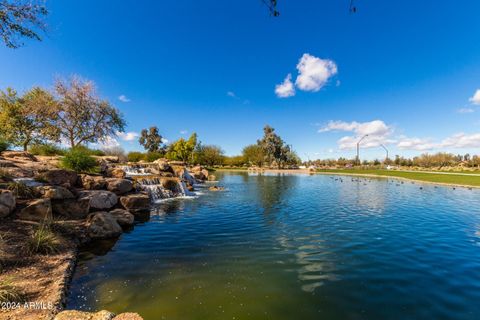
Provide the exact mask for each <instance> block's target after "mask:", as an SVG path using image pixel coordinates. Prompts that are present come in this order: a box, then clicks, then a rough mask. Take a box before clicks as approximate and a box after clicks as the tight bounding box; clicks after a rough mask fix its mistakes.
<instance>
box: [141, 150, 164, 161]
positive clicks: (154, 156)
mask: <svg viewBox="0 0 480 320" xmlns="http://www.w3.org/2000/svg"><path fill="white" fill-rule="evenodd" d="M162 157H163V154H162V153H160V152H147V154H145V158H144V159H145V161H147V162H153V161H155V160H157V159H160V158H162Z"/></svg>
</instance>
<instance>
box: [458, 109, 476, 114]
mask: <svg viewBox="0 0 480 320" xmlns="http://www.w3.org/2000/svg"><path fill="white" fill-rule="evenodd" d="M457 112H458V113H472V112H475V110H474V109H472V108H460V109H458V110H457Z"/></svg>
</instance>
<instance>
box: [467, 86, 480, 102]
mask: <svg viewBox="0 0 480 320" xmlns="http://www.w3.org/2000/svg"><path fill="white" fill-rule="evenodd" d="M469 101H470V102H471V103H473V104H480V89H478V90H477V91H475V93H474V94H473V96H472V97H471V98H470V99H469Z"/></svg>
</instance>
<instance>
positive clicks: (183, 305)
mask: <svg viewBox="0 0 480 320" xmlns="http://www.w3.org/2000/svg"><path fill="white" fill-rule="evenodd" d="M217 176H219V177H220V179H221V182H220V184H222V185H224V186H225V187H226V188H227V191H226V192H208V191H205V194H204V195H201V196H200V197H199V198H198V199H193V200H192V199H180V200H171V201H168V202H164V203H161V204H159V205H158V207H157V208H156V211H157V212H158V214H156V215H152V218H151V219H150V221H148V222H146V223H143V224H138V225H136V226H135V229H134V230H132V231H131V232H130V233H125V234H123V235H122V237H121V238H120V240H119V241H118V242H117V243H115V244H114V246H113V248H112V249H111V250H110V251H108V249H106V250H102V248H100V247H97V248H95V249H96V250H94V251H85V252H83V253H82V255H81V261H80V262H79V265H78V267H77V271H76V274H75V277H74V279H73V283H72V287H71V293H70V296H69V302H68V307H69V308H80V309H84V310H98V309H107V310H110V311H113V312H116V313H120V312H125V311H132V312H138V313H140V314H141V315H142V316H143V317H144V318H145V319H152V320H154V319H342V320H343V319H480V190H468V189H463V188H457V189H456V190H453V189H452V188H448V187H434V186H433V185H422V186H423V189H420V188H419V186H420V184H412V183H410V182H405V183H401V182H399V181H397V180H386V179H381V180H377V179H367V180H365V179H361V180H360V181H357V180H358V179H357V178H351V177H342V178H339V177H332V176H323V175H315V176H306V175H305V176H302V175H259V176H257V175H248V174H246V173H223V174H221V173H220V174H217ZM107 248H108V247H107Z"/></svg>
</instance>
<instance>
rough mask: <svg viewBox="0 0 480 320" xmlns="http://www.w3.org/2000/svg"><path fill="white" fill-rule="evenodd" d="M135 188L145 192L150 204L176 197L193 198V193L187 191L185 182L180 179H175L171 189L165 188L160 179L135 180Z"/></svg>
mask: <svg viewBox="0 0 480 320" xmlns="http://www.w3.org/2000/svg"><path fill="white" fill-rule="evenodd" d="M172 185H173V184H172ZM137 188H138V189H139V190H142V191H145V192H147V193H148V194H149V196H150V199H151V200H152V202H155V201H159V200H163V199H171V198H176V197H184V196H195V193H194V192H191V191H189V190H188V188H187V186H186V184H185V182H184V181H181V180H180V179H176V181H175V186H174V187H172V188H165V187H164V184H163V183H162V178H160V177H151V178H142V179H137Z"/></svg>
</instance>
